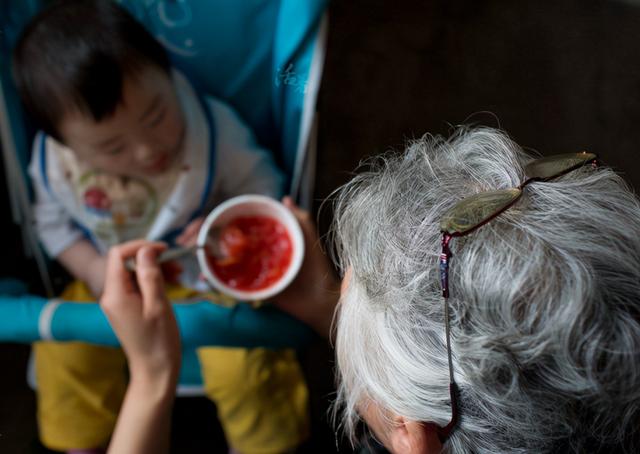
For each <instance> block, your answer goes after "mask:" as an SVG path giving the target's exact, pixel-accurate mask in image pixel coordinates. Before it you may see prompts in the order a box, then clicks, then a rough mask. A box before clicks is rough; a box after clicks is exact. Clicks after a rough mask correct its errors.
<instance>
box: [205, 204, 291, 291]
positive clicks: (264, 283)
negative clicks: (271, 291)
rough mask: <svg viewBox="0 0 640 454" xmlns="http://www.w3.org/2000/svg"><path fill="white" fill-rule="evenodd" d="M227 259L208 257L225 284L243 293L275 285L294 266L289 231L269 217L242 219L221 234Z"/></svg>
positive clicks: (209, 262)
mask: <svg viewBox="0 0 640 454" xmlns="http://www.w3.org/2000/svg"><path fill="white" fill-rule="evenodd" d="M219 241H220V250H221V251H222V253H223V254H224V255H225V257H224V258H217V257H214V256H212V255H209V254H207V262H208V264H209V267H210V269H211V271H212V272H213V273H214V274H215V275H216V277H217V278H218V279H219V280H220V281H222V282H223V283H224V284H225V285H227V286H229V287H231V288H234V289H237V290H242V291H257V290H263V289H266V288H268V287H270V286H271V285H273V284H275V283H276V282H277V281H278V280H279V279H280V278H282V276H283V275H284V274H285V272H286V271H287V268H288V267H289V265H290V264H291V258H292V255H293V254H292V253H293V246H292V241H291V238H290V237H289V233H288V232H287V230H286V228H285V227H284V226H283V225H282V224H281V223H280V222H279V221H277V220H276V219H273V218H270V217H267V216H240V217H237V218H235V219H233V220H232V221H231V222H230V223H229V224H227V225H226V226H225V227H224V228H223V229H222V232H221V233H220V239H219Z"/></svg>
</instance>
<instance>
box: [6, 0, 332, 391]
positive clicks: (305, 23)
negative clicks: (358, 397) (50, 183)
mask: <svg viewBox="0 0 640 454" xmlns="http://www.w3.org/2000/svg"><path fill="white" fill-rule="evenodd" d="M114 1H118V3H120V4H122V5H123V6H124V7H125V8H127V9H128V10H129V11H130V12H131V13H132V14H133V15H134V16H135V17H136V18H137V19H138V20H140V21H141V22H142V23H143V24H144V25H145V26H146V27H147V28H148V30H149V31H150V32H151V33H152V34H153V35H154V36H155V37H156V38H157V39H158V40H159V41H160V42H161V43H162V44H163V45H164V46H165V48H166V49H167V50H168V53H169V57H170V59H171V61H172V63H173V64H174V66H176V67H177V68H178V69H180V70H181V71H183V72H184V73H185V74H187V76H188V77H189V78H190V80H192V81H193V82H194V84H195V85H196V86H197V87H198V88H199V89H200V90H201V91H202V92H203V93H206V94H210V95H212V96H215V97H217V98H220V99H222V100H224V101H226V102H228V103H229V104H230V105H232V106H233V107H234V108H235V110H236V111H237V112H238V113H239V114H240V116H241V117H242V118H243V119H244V120H245V121H246V123H247V124H248V125H249V126H250V127H251V129H252V130H253V131H254V133H255V135H256V138H257V140H258V142H259V143H260V144H261V145H263V146H264V147H265V148H268V149H270V150H272V151H273V153H274V156H275V159H276V162H278V163H279V164H280V165H281V167H282V168H283V169H284V170H285V172H286V175H287V176H288V183H289V193H290V195H292V196H293V197H294V199H295V200H297V201H298V203H299V204H300V205H301V206H303V207H306V208H309V207H310V205H311V200H312V188H313V184H314V181H313V178H314V171H315V169H314V166H315V153H316V148H315V139H316V127H317V123H316V121H315V103H316V98H317V93H318V88H319V85H320V77H321V73H322V65H323V62H324V48H325V43H326V34H327V16H326V12H325V11H326V7H327V4H328V0H302V1H301V0H243V1H242V2H238V1H236V0H114ZM45 4H46V1H44V0H13V1H12V0H3V1H2V2H0V30H1V31H2V33H0V137H1V138H2V152H3V158H4V164H5V170H6V179H7V184H8V186H9V188H10V191H9V195H10V199H11V206H12V216H13V219H14V222H16V223H18V224H20V225H21V227H22V232H23V243H24V245H25V253H26V254H27V255H28V256H33V257H34V259H35V261H36V263H37V266H38V270H39V272H40V275H41V277H42V280H43V284H44V286H45V288H46V290H47V292H48V293H49V297H51V296H52V285H51V280H50V278H49V273H48V267H47V259H46V257H45V256H44V254H43V251H42V249H41V248H40V247H39V244H38V239H37V236H36V233H35V230H34V228H33V216H32V212H31V206H30V190H31V189H30V187H29V183H28V178H27V176H26V168H27V164H28V162H29V154H30V150H31V142H32V140H33V136H34V134H35V129H34V128H33V126H32V125H31V124H30V123H29V120H28V117H27V116H26V115H25V113H24V112H23V110H22V108H21V106H20V102H19V99H18V96H17V93H16V91H15V88H14V86H13V83H12V80H11V68H10V60H11V51H12V49H13V47H14V45H15V43H16V41H17V39H18V36H19V34H20V32H21V30H22V28H23V27H24V25H25V24H26V23H27V22H28V21H29V19H30V18H31V17H32V16H33V15H34V14H35V13H36V12H37V11H38V10H39V9H41V8H42V7H43V5H45ZM19 288H20V286H19V285H16V283H15V282H8V281H6V282H4V285H3V282H2V281H1V280H0V295H4V296H0V342H22V343H30V342H33V341H36V340H39V339H48V340H63V341H66V340H78V341H85V342H91V343H96V344H100V345H117V339H116V338H115V336H114V335H113V332H112V331H111V328H110V326H109V324H108V322H107V321H106V318H105V317H104V315H103V314H102V312H101V311H100V309H99V306H98V305H97V304H75V303H68V302H66V303H65V302H61V301H58V300H51V299H46V298H39V297H34V296H25V295H18V294H17V293H19V291H17V290H16V289H19ZM10 290H11V291H10ZM11 293H13V295H11ZM174 308H175V312H176V316H177V319H178V323H179V327H180V330H181V336H182V341H183V346H184V349H185V350H184V352H183V358H184V359H183V367H182V371H181V377H180V385H181V388H182V390H183V391H184V392H183V394H185V393H186V394H190V393H192V391H193V392H194V393H196V394H199V393H200V392H201V384H202V379H201V377H200V369H199V364H198V362H197V357H196V354H195V348H196V347H198V346H205V345H218V346H239V347H255V346H264V347H270V348H285V347H292V348H301V347H303V346H304V345H306V344H307V343H308V342H309V341H310V340H311V339H312V338H313V334H312V332H311V330H310V329H309V328H308V327H306V326H304V325H303V324H301V323H300V322H298V321H296V320H294V319H292V318H291V317H289V316H287V315H286V314H283V313H281V312H279V311H277V310H276V309H273V308H269V307H263V308H261V309H258V310H254V309H251V308H250V307H249V306H248V305H246V304H242V303H241V304H239V305H238V306H236V307H234V308H224V307H220V306H216V305H213V304H211V303H209V302H195V303H191V304H186V305H185V304H179V305H175V306H174Z"/></svg>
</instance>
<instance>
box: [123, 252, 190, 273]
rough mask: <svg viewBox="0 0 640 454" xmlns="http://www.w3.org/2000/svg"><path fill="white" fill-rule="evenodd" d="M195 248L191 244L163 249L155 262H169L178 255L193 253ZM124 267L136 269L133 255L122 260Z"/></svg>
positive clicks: (130, 269)
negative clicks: (189, 245)
mask: <svg viewBox="0 0 640 454" xmlns="http://www.w3.org/2000/svg"><path fill="white" fill-rule="evenodd" d="M197 248H198V247H197V246H191V247H176V248H172V249H167V250H165V251H162V252H161V253H160V255H158V257H157V258H156V263H158V264H159V263H164V262H169V261H171V260H176V259H179V258H180V257H183V256H185V255H189V254H193V252H195V250H196V249H197ZM124 267H125V268H126V269H127V270H129V271H135V270H136V261H135V259H134V258H133V257H132V258H129V259H127V260H126V261H125V262H124Z"/></svg>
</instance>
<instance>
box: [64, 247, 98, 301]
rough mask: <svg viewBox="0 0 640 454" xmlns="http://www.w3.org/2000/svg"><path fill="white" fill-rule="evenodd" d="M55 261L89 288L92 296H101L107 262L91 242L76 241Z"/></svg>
mask: <svg viewBox="0 0 640 454" xmlns="http://www.w3.org/2000/svg"><path fill="white" fill-rule="evenodd" d="M57 259H58V261H59V262H60V263H61V264H62V266H64V267H65V269H66V270H67V271H68V272H69V273H70V274H71V275H72V276H73V277H75V278H76V279H78V280H81V281H83V282H84V283H85V284H87V286H89V289H90V290H91V293H92V294H93V296H95V297H96V298H98V297H99V296H100V295H101V294H102V290H103V288H104V278H105V272H106V268H107V262H106V259H105V258H104V257H103V256H102V255H100V254H99V253H98V251H97V250H96V248H95V247H94V246H93V244H91V242H89V241H87V240H85V239H81V240H78V241H76V242H75V243H73V244H72V245H71V246H69V247H68V248H67V249H65V250H64V251H62V252H61V253H60V254H59V255H58V257H57Z"/></svg>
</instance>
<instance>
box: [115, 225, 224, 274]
mask: <svg viewBox="0 0 640 454" xmlns="http://www.w3.org/2000/svg"><path fill="white" fill-rule="evenodd" d="M221 231H222V229H221V228H220V227H213V228H212V229H211V231H210V232H209V234H208V235H207V241H206V243H205V244H204V245H203V246H200V245H197V244H195V245H193V246H189V247H175V248H171V249H166V250H164V251H162V252H161V253H160V254H159V255H158V257H156V263H157V264H161V263H164V262H170V261H172V260H177V259H179V258H180V257H184V256H185V255H189V254H193V253H194V252H195V251H197V250H198V249H200V248H206V249H207V254H208V255H211V256H213V257H214V258H216V259H225V258H227V254H226V253H225V251H223V250H222V248H221V247H220V241H219V240H220V232H221ZM124 267H125V268H126V269H127V270H128V271H135V270H136V260H135V258H134V257H131V258H128V259H127V260H125V262H124Z"/></svg>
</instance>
